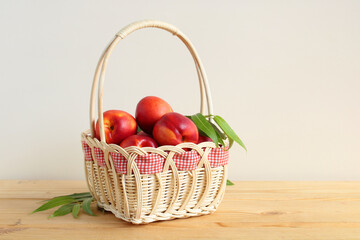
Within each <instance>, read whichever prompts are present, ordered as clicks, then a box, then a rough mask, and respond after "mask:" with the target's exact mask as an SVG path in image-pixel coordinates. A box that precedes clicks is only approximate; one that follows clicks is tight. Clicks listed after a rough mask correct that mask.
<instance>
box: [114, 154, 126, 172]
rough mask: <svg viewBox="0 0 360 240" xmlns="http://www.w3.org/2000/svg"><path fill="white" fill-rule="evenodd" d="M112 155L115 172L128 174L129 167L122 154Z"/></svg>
mask: <svg viewBox="0 0 360 240" xmlns="http://www.w3.org/2000/svg"><path fill="white" fill-rule="evenodd" d="M110 155H111V157H112V159H113V163H114V167H115V171H116V172H117V173H122V174H126V167H127V160H126V158H125V157H124V156H123V155H121V154H120V153H110Z"/></svg>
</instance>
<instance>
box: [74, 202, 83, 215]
mask: <svg viewBox="0 0 360 240" xmlns="http://www.w3.org/2000/svg"><path fill="white" fill-rule="evenodd" d="M80 207H81V204H80V203H77V204H75V205H74V207H73V209H72V215H73V217H74V218H77V217H78V214H79V211H80Z"/></svg>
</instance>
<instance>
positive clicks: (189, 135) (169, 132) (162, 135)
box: [153, 112, 199, 145]
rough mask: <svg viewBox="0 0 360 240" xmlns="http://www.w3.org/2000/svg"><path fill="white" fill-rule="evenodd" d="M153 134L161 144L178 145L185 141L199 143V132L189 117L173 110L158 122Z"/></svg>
mask: <svg viewBox="0 0 360 240" xmlns="http://www.w3.org/2000/svg"><path fill="white" fill-rule="evenodd" d="M153 136H154V138H155V140H156V142H157V143H158V144H159V145H177V144H179V143H183V142H193V143H197V142H198V138H199V132H198V129H197V127H196V125H195V124H194V123H193V121H191V120H190V119H189V118H187V117H185V116H184V115H181V114H179V113H176V112H171V113H167V114H165V115H164V116H163V117H162V118H161V119H160V120H159V121H157V122H156V124H155V126H154V130H153Z"/></svg>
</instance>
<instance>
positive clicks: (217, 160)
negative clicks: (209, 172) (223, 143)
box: [208, 148, 229, 168]
mask: <svg viewBox="0 0 360 240" xmlns="http://www.w3.org/2000/svg"><path fill="white" fill-rule="evenodd" d="M208 160H209V163H210V166H211V167H213V168H216V167H220V166H224V165H226V164H228V162H229V151H225V150H224V149H222V148H214V149H212V150H211V152H210V153H209V155H208Z"/></svg>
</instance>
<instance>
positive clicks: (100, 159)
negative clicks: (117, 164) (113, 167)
mask: <svg viewBox="0 0 360 240" xmlns="http://www.w3.org/2000/svg"><path fill="white" fill-rule="evenodd" d="M94 153H95V158H96V160H97V164H98V165H99V166H101V167H105V166H106V164H105V159H104V152H103V151H102V150H101V149H100V148H97V147H94Z"/></svg>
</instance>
